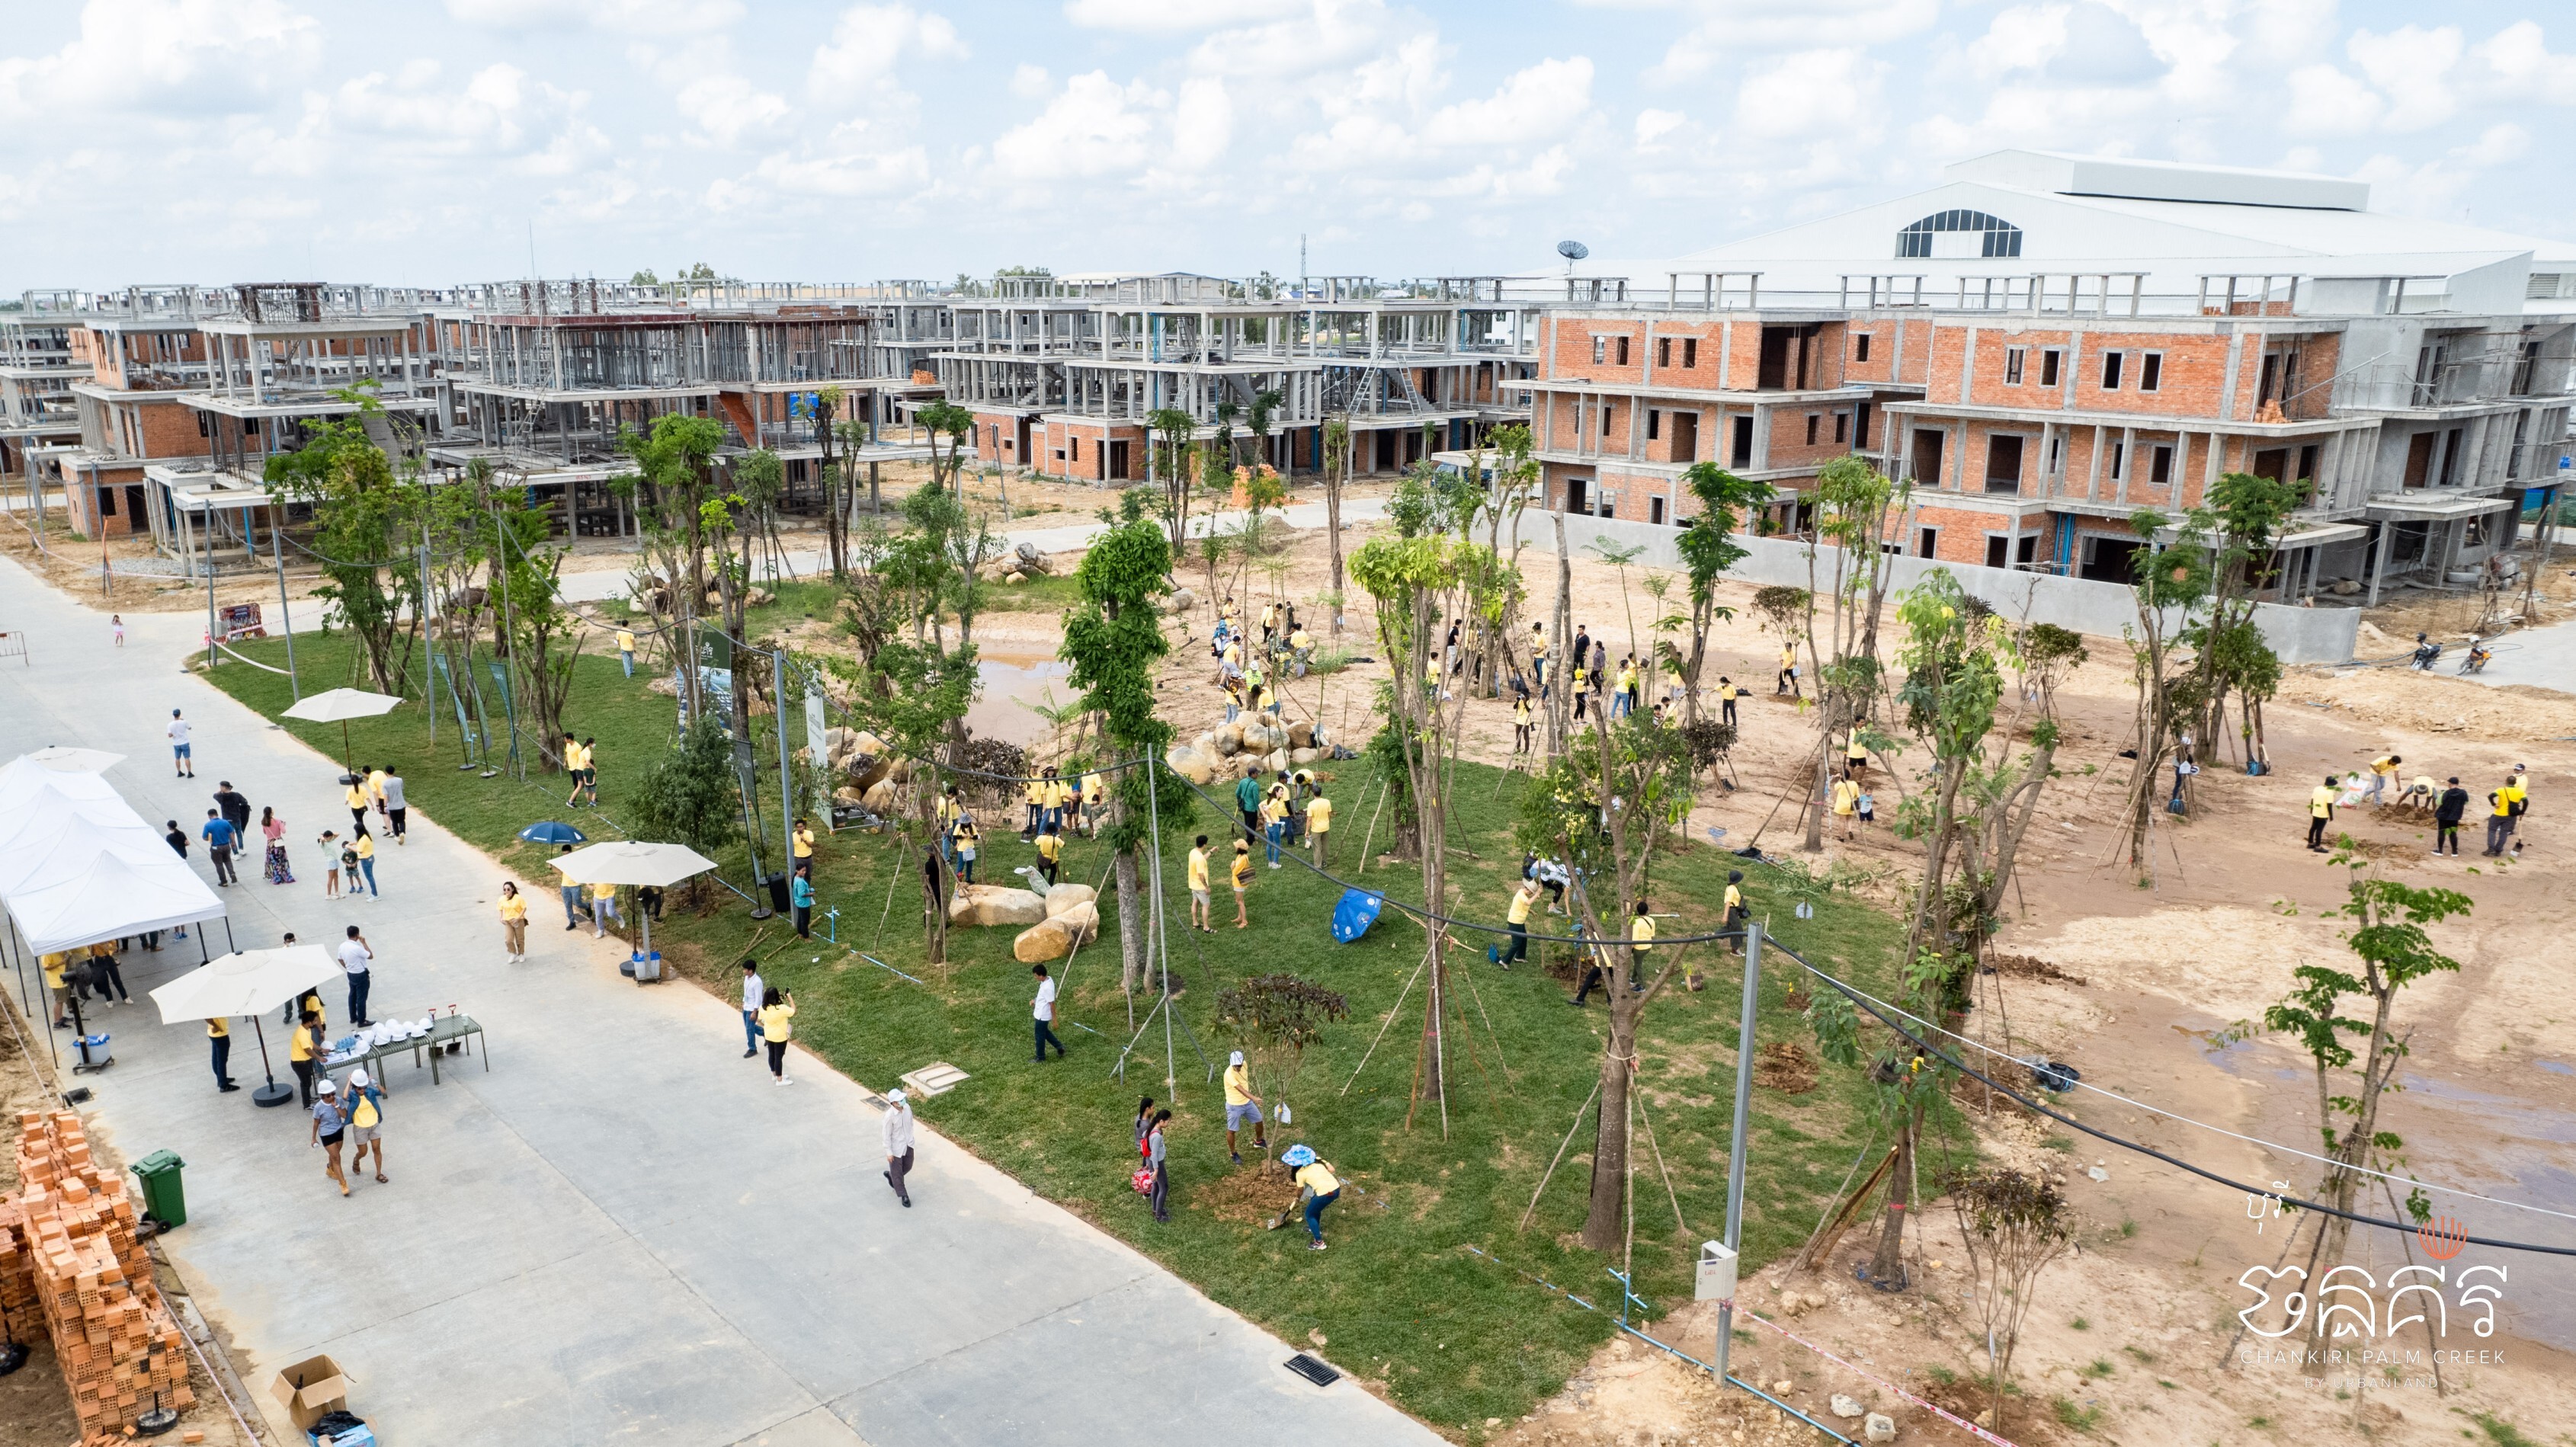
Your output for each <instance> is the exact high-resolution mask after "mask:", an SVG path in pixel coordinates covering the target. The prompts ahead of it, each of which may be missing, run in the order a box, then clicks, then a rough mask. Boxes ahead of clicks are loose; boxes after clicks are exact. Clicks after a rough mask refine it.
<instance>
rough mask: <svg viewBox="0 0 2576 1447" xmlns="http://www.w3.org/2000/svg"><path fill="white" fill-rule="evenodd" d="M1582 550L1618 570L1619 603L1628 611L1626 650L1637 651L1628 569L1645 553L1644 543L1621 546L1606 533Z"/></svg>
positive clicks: (1635, 608)
mask: <svg viewBox="0 0 2576 1447" xmlns="http://www.w3.org/2000/svg"><path fill="white" fill-rule="evenodd" d="M1583 546H1584V550H1585V551H1587V552H1589V553H1591V554H1592V555H1593V556H1595V557H1597V558H1599V559H1600V560H1601V561H1603V562H1605V563H1608V564H1609V565H1610V566H1611V567H1613V568H1616V569H1618V570H1619V605H1620V606H1621V607H1622V608H1624V609H1626V610H1627V613H1628V652H1629V653H1631V654H1634V653H1635V652H1636V651H1637V601H1636V599H1635V598H1633V597H1632V596H1630V595H1629V592H1628V569H1629V568H1630V567H1631V566H1632V565H1634V564H1635V563H1636V561H1637V560H1638V559H1639V558H1641V557H1644V556H1645V555H1646V545H1645V544H1644V543H1635V544H1631V545H1630V546H1628V547H1624V548H1623V547H1621V546H1619V545H1618V544H1617V543H1614V542H1612V541H1610V538H1609V535H1608V534H1606V533H1605V534H1603V535H1602V536H1600V537H1597V538H1594V539H1593V540H1592V541H1590V542H1588V543H1586V544H1584V545H1583Z"/></svg>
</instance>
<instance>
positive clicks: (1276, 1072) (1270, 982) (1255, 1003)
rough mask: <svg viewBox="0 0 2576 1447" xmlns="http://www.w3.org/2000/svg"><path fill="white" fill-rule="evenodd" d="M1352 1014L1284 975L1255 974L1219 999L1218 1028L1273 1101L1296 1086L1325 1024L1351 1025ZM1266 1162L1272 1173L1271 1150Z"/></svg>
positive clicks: (1340, 1002)
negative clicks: (1240, 1052)
mask: <svg viewBox="0 0 2576 1447" xmlns="http://www.w3.org/2000/svg"><path fill="white" fill-rule="evenodd" d="M1350 1013H1351V1005H1350V1001H1349V1000H1347V999H1345V998H1344V997H1342V996H1341V995H1338V994H1335V993H1334V992H1333V991H1331V990H1327V989H1325V988H1324V987H1323V986H1321V985H1318V984H1316V983H1314V982H1313V981H1311V980H1302V979H1299V978H1298V977H1297V976H1295V975H1292V974H1288V973H1286V972H1284V971H1282V972H1278V973H1273V974H1267V975H1254V976H1253V977H1251V978H1250V979H1248V980H1245V981H1244V982H1243V983H1242V984H1240V985H1233V986H1229V987H1227V988H1225V989H1222V990H1219V991H1217V995H1216V1022H1217V1026H1218V1028H1220V1029H1222V1030H1224V1031H1225V1033H1226V1035H1227V1036H1228V1037H1229V1038H1231V1039H1233V1040H1234V1041H1235V1042H1236V1043H1238V1044H1240V1045H1241V1046H1242V1047H1243V1054H1244V1059H1245V1062H1246V1063H1247V1064H1249V1065H1250V1066H1251V1067H1252V1079H1253V1083H1254V1084H1255V1085H1263V1086H1267V1087H1269V1091H1270V1096H1271V1099H1272V1100H1273V1101H1274V1102H1284V1101H1285V1100H1287V1098H1288V1091H1289V1089H1290V1087H1292V1086H1294V1085H1295V1084H1296V1083H1297V1070H1298V1067H1299V1066H1301V1065H1303V1064H1304V1063H1305V1060H1306V1047H1307V1046H1309V1045H1312V1044H1314V1043H1315V1042H1316V1041H1318V1040H1321V1039H1322V1038H1324V1027H1325V1026H1326V1025H1330V1024H1333V1023H1336V1022H1338V1021H1341V1020H1346V1019H1348V1018H1350ZM1261 1161H1262V1167H1263V1169H1265V1170H1267V1169H1268V1168H1269V1164H1270V1154H1269V1148H1268V1147H1267V1146H1264V1147H1263V1150H1262V1158H1261Z"/></svg>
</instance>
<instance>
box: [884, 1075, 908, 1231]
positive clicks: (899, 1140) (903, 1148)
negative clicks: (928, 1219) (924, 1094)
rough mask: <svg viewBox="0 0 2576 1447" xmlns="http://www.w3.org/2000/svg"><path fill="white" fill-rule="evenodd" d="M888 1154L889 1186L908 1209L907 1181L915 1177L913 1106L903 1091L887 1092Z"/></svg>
mask: <svg viewBox="0 0 2576 1447" xmlns="http://www.w3.org/2000/svg"><path fill="white" fill-rule="evenodd" d="M885 1154H886V1168H885V1179H886V1184H887V1185H889V1186H892V1187H894V1194H895V1198H896V1199H897V1200H900V1201H901V1202H903V1204H904V1205H905V1206H906V1207H907V1208H908V1207H910V1206H911V1205H912V1192H911V1191H910V1190H908V1189H906V1188H905V1186H904V1178H905V1177H907V1176H909V1175H911V1174H912V1104H911V1102H909V1101H907V1100H905V1099H904V1098H903V1092H902V1091H900V1090H889V1091H887V1092H886V1113H885Z"/></svg>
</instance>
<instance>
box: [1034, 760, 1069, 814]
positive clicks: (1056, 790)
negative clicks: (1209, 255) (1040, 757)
mask: <svg viewBox="0 0 2576 1447" xmlns="http://www.w3.org/2000/svg"><path fill="white" fill-rule="evenodd" d="M1072 802H1073V788H1072V786H1071V785H1069V784H1067V783H1065V781H1064V780H1063V779H1062V778H1059V777H1058V776H1057V774H1056V771H1055V770H1054V769H1052V768H1050V769H1048V770H1047V771H1046V814H1045V816H1044V817H1043V818H1041V819H1039V821H1038V827H1039V828H1041V829H1061V828H1063V827H1064V810H1065V806H1066V805H1067V804H1070V803H1072Z"/></svg>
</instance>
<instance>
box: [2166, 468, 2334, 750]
mask: <svg viewBox="0 0 2576 1447" xmlns="http://www.w3.org/2000/svg"><path fill="white" fill-rule="evenodd" d="M2309 492H2310V486H2309V484H2307V483H2304V482H2281V481H2278V480H2276V479H2273V478H2268V477H2257V476H2255V475H2253V474H2252V473H2246V472H2230V473H2225V474H2222V475H2221V476H2220V477H2219V479H2218V481H2217V483H2216V484H2214V485H2213V486H2211V488H2210V489H2209V496H2208V501H2207V503H2206V505H2205V506H2203V507H2201V508H2197V509H2194V510H2193V512H2192V513H2191V515H2190V530H2191V531H2192V532H2193V533H2194V534H2196V535H2198V536H2199V537H2201V538H2204V539H2206V540H2207V544H2208V546H2209V547H2210V549H2211V553H2212V556H2211V558H2210V579H2209V614H2208V617H2207V618H2206V619H2205V620H2204V622H2203V623H2202V625H2201V628H2200V629H2199V632H2198V636H2199V638H2200V639H2201V642H2200V643H2199V645H2197V646H2198V651H2199V657H2198V658H2196V659H2194V660H2193V671H2194V672H2195V673H2197V674H2198V675H2199V679H2200V688H2199V693H2200V696H2201V698H2202V700H2203V704H2204V707H2205V708H2206V710H2207V712H2206V713H2204V714H2203V715H2202V716H2200V717H2199V718H2197V719H2195V720H2193V723H2194V727H2193V730H2192V731H2193V732H2194V733H2195V734H2197V735H2199V737H2200V738H2201V739H2203V740H2205V741H2208V743H2209V747H2210V748H2211V749H2212V750H2213V751H2214V750H2215V748H2216V743H2215V741H2216V739H2217V738H2218V734H2219V730H2220V729H2221V728H2222V727H2223V726H2224V725H2225V723H2226V709H2227V690H2228V683H2229V680H2228V678H2227V664H2228V663H2229V661H2230V657H2229V655H2230V654H2234V655H2235V656H2236V661H2239V662H2241V661H2242V660H2243V658H2244V655H2245V650H2244V649H2243V647H2242V640H2241V639H2239V638H2238V637H2237V630H2238V629H2240V628H2251V627H2252V625H2253V622H2254V595H2255V594H2256V593H2258V592H2261V591H2262V590H2263V589H2265V588H2267V587H2270V586H2271V583H2272V578H2273V576H2274V567H2275V557H2276V555H2275V553H2274V551H2273V549H2274V546H2275V545H2276V544H2277V543H2278V542H2279V540H2280V535H2281V530H2282V529H2283V528H2284V527H2286V526H2288V524H2289V521H2290V515H2291V514H2292V513H2293V512H2295V511H2296V510H2297V509H2298V507H2299V505H2300V504H2301V503H2303V502H2305V501H2307V499H2308V494H2309ZM2256 641H2257V642H2258V643H2259V642H2260V635H2259V634H2257V635H2256ZM2213 643H2215V644H2216V645H2217V646H2212V644H2213Z"/></svg>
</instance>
